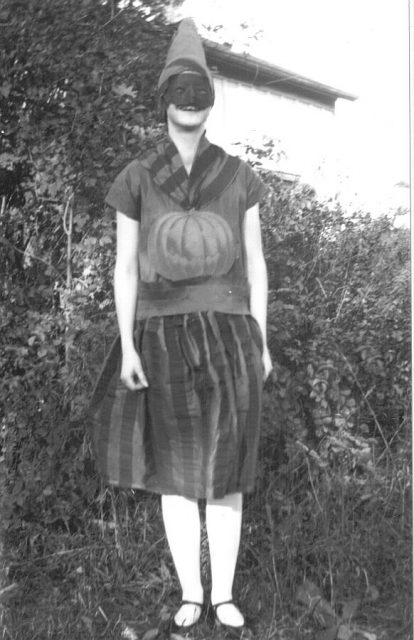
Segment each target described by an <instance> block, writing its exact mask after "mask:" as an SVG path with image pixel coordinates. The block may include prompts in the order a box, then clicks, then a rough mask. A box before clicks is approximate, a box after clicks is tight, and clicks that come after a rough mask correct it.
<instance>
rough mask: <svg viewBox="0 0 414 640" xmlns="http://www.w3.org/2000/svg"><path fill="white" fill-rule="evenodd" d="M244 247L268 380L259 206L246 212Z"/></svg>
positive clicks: (265, 277) (265, 288)
mask: <svg viewBox="0 0 414 640" xmlns="http://www.w3.org/2000/svg"><path fill="white" fill-rule="evenodd" d="M244 246H245V250H246V259H247V279H248V281H249V284H250V313H251V314H252V316H253V317H254V318H255V320H257V323H258V325H259V327H260V329H261V332H262V337H263V368H264V372H263V378H264V380H266V378H267V377H268V375H269V373H270V371H271V370H272V362H271V358H270V354H269V349H268V347H267V340H266V317H267V269H266V263H265V259H264V256H263V247H262V236H261V231H260V219H259V205H258V204H256V205H254V206H253V207H251V208H250V209H248V210H247V211H246V215H245V218H244Z"/></svg>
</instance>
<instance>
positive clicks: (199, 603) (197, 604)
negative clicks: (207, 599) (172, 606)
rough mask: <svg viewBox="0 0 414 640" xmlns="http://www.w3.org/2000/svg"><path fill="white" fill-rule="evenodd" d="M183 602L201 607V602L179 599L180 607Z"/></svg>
mask: <svg viewBox="0 0 414 640" xmlns="http://www.w3.org/2000/svg"><path fill="white" fill-rule="evenodd" d="M185 604H193V605H195V606H196V607H201V609H202V608H203V603H202V602H195V601H194V600H181V602H180V607H182V606H184V605H185Z"/></svg>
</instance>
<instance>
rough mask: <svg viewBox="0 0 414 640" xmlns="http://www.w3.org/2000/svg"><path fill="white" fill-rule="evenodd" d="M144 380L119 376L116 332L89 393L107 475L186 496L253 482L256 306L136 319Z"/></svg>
mask: <svg viewBox="0 0 414 640" xmlns="http://www.w3.org/2000/svg"><path fill="white" fill-rule="evenodd" d="M136 343H137V348H138V352H139V353H140V356H141V360H142V364H143V367H144V371H145V374H146V376H147V380H148V385H149V386H148V388H147V389H145V390H141V391H129V390H128V389H127V388H126V387H125V386H124V385H123V384H122V382H121V381H120V379H119V374H120V365H121V348H120V340H119V338H117V339H116V340H115V342H114V343H113V345H112V348H111V350H110V353H109V355H108V357H107V358H106V360H105V363H104V366H103V369H102V371H101V374H100V376H99V379H98V382H97V384H96V387H95V390H94V393H93V397H92V402H91V420H90V429H91V435H92V441H93V447H94V451H95V456H96V461H97V465H98V468H99V470H100V472H101V474H102V476H103V478H104V479H105V480H106V481H107V482H108V483H110V484H113V485H116V486H120V487H124V488H127V487H128V488H139V489H146V490H149V491H154V492H156V493H161V494H175V495H181V496H185V497H187V498H221V497H223V496H225V495H226V494H228V493H235V492H239V491H241V492H248V491H251V490H252V489H253V487H254V479H255V466H256V459H257V450H258V442H259V432H260V411H261V396H262V374H263V369H262V360H261V355H262V337H261V332H260V328H259V326H258V325H257V323H256V321H255V320H254V318H253V317H252V316H250V315H233V314H225V313H217V312H198V313H190V314H185V315H176V316H160V317H152V318H148V319H146V320H143V321H141V322H140V323H139V326H138V328H137V333H136Z"/></svg>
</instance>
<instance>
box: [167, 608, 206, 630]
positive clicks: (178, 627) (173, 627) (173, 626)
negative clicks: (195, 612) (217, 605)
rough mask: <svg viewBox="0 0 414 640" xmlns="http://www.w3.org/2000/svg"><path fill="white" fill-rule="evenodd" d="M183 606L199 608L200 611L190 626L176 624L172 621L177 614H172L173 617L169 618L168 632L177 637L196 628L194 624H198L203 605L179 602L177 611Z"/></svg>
mask: <svg viewBox="0 0 414 640" xmlns="http://www.w3.org/2000/svg"><path fill="white" fill-rule="evenodd" d="M185 604H192V605H194V606H195V607H199V609H200V615H199V616H198V618H197V620H194V622H192V623H191V624H182V625H181V624H177V623H176V622H175V620H174V617H175V616H176V615H177V613H175V614H174V616H172V617H171V621H170V625H169V632H170V634H171V633H177V634H178V635H181V636H182V635H183V634H185V633H186V632H187V631H189V630H190V629H194V627H195V626H196V624H198V623H199V622H200V618H201V614H202V612H203V606H204V605H203V603H202V602H194V601H193V600H181V602H180V606H179V608H178V611H179V610H180V609H181V607H182V606H184V605H185Z"/></svg>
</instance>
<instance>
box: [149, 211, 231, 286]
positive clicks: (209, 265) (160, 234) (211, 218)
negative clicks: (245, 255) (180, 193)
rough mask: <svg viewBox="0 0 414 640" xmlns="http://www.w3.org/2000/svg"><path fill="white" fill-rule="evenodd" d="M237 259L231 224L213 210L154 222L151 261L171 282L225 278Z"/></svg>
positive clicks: (166, 216)
mask: <svg viewBox="0 0 414 640" xmlns="http://www.w3.org/2000/svg"><path fill="white" fill-rule="evenodd" d="M235 257H236V248H235V242H234V237H233V232H232V230H231V228H230V226H229V224H228V223H227V222H226V220H225V219H224V218H222V217H221V216H219V215H217V214H216V213H213V212H211V211H189V212H188V211H172V212H170V213H166V214H164V215H162V216H160V217H159V218H158V219H157V220H156V221H155V222H154V223H153V225H152V227H151V229H150V232H149V235H148V258H149V262H150V264H151V266H152V267H153V268H154V269H155V271H156V272H157V273H159V274H160V275H161V276H162V277H163V278H167V279H168V280H173V281H178V280H186V279H189V278H197V277H200V276H212V277H218V276H222V275H224V274H226V273H228V271H229V270H230V268H231V266H232V265H233V262H234V260H235Z"/></svg>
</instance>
